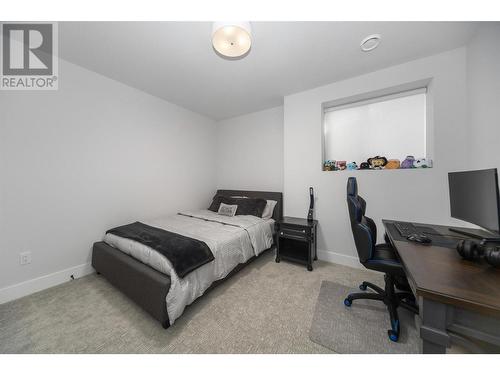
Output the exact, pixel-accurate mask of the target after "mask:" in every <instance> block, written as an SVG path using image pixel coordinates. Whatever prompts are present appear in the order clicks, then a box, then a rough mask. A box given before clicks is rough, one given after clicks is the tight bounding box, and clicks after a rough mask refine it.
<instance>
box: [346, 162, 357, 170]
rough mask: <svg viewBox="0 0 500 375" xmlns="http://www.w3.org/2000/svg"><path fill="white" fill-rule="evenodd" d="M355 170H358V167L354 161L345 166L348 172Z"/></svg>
mask: <svg viewBox="0 0 500 375" xmlns="http://www.w3.org/2000/svg"><path fill="white" fill-rule="evenodd" d="M356 169H358V165H357V164H356V162H355V161H353V162H351V163H349V164H347V170H349V171H354V170H356Z"/></svg>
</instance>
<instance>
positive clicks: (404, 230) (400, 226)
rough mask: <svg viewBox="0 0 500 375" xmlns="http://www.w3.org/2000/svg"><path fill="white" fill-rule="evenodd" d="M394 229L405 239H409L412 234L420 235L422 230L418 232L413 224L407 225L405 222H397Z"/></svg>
mask: <svg viewBox="0 0 500 375" xmlns="http://www.w3.org/2000/svg"><path fill="white" fill-rule="evenodd" d="M394 227H395V228H396V229H397V230H398V232H399V234H400V235H401V236H403V237H408V236H409V235H410V234H420V230H418V229H417V228H416V227H415V225H413V224H412V223H405V222H404V221H396V222H395V223H394Z"/></svg>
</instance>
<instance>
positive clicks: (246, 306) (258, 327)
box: [0, 252, 383, 353]
mask: <svg viewBox="0 0 500 375" xmlns="http://www.w3.org/2000/svg"><path fill="white" fill-rule="evenodd" d="M323 280H331V281H334V282H339V283H342V284H346V285H352V286H356V285H358V283H359V282H360V280H367V281H371V282H374V283H378V284H380V283H381V282H383V275H381V274H378V273H374V272H370V271H365V270H361V269H359V270H358V269H353V268H349V267H345V266H341V265H336V264H331V263H326V262H321V261H318V262H315V263H314V271H313V272H308V271H307V270H306V268H305V267H304V266H302V265H297V264H293V263H289V262H285V261H282V262H281V263H275V262H274V255H273V254H272V253H271V252H268V253H266V254H264V255H262V256H260V257H258V258H257V259H256V260H255V261H254V262H252V264H250V265H248V266H247V267H245V268H244V269H243V270H241V271H240V272H238V273H237V274H236V275H234V276H233V277H232V278H230V279H229V280H226V281H225V282H224V283H222V284H221V285H219V286H217V287H216V288H215V289H213V290H212V291H210V292H209V293H207V294H206V295H204V296H202V297H201V298H199V299H198V300H196V301H195V302H194V303H193V304H192V305H191V306H189V307H188V308H187V309H186V310H185V312H184V314H183V315H182V316H181V317H180V318H179V319H178V320H177V321H176V322H175V324H174V325H173V326H172V327H170V328H169V329H167V330H165V329H163V328H162V327H161V325H160V324H159V323H158V322H157V321H156V320H154V319H153V318H151V317H150V316H149V314H147V313H146V312H144V311H143V310H142V309H141V308H140V307H139V306H137V305H136V304H135V303H134V302H132V301H131V300H130V299H129V298H127V297H126V296H125V295H123V294H122V293H120V292H119V291H118V290H117V289H116V288H114V287H113V286H112V285H111V284H109V283H108V282H107V281H106V279H105V278H103V277H102V276H97V275H95V274H93V275H89V276H86V277H83V278H81V279H78V280H74V281H69V282H67V283H64V284H61V285H58V286H56V287H54V288H50V289H47V290H44V291H41V292H38V293H35V294H32V295H30V296H27V297H24V298H21V299H18V300H16V301H12V302H8V303H5V304H2V305H0V353H333V352H332V351H331V350H330V349H327V348H325V347H324V346H321V345H318V344H316V343H314V342H312V341H311V340H310V339H309V327H310V326H311V320H312V318H313V312H314V305H315V303H316V298H317V296H318V293H319V290H320V286H321V282H322V281H323Z"/></svg>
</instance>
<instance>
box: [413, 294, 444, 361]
mask: <svg viewBox="0 0 500 375" xmlns="http://www.w3.org/2000/svg"><path fill="white" fill-rule="evenodd" d="M446 313H447V308H446V305H444V304H442V303H439V302H435V301H432V300H429V299H425V298H422V297H421V299H420V317H421V319H422V326H421V327H420V338H421V339H422V353H424V354H445V353H446V348H447V347H449V346H450V336H449V335H448V333H447V332H446V323H447V316H446Z"/></svg>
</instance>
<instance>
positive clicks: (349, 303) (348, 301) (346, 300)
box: [344, 298, 352, 307]
mask: <svg viewBox="0 0 500 375" xmlns="http://www.w3.org/2000/svg"><path fill="white" fill-rule="evenodd" d="M344 305H346V306H347V307H351V305H352V301H351V300H350V299H349V298H346V299H345V300H344Z"/></svg>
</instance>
